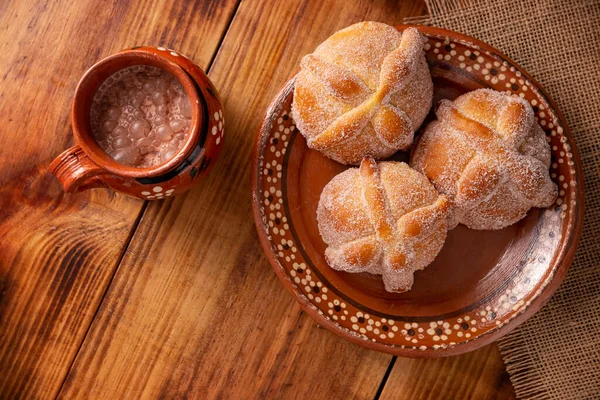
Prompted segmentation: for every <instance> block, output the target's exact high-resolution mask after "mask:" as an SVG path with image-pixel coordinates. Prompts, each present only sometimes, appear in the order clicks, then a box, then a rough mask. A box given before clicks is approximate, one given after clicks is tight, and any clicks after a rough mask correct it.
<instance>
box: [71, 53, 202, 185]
mask: <svg viewBox="0 0 600 400" xmlns="http://www.w3.org/2000/svg"><path fill="white" fill-rule="evenodd" d="M122 63H124V65H123V64H122ZM115 65H116V66H117V67H116V68H114V67H115ZM119 65H123V66H121V67H119ZM134 65H150V66H154V67H158V68H161V69H163V70H165V71H167V72H169V73H170V74H172V75H173V76H174V77H175V78H176V79H177V81H178V82H179V83H181V85H182V86H183V88H184V90H185V92H186V93H187V95H188V96H189V99H190V103H191V104H192V122H191V125H190V128H189V132H190V134H189V135H188V137H187V139H186V142H185V144H184V145H183V146H182V147H181V148H180V149H179V150H178V151H177V153H176V154H175V155H174V156H173V158H171V159H170V160H169V161H167V162H165V163H162V164H158V165H156V166H152V167H147V168H138V167H132V166H129V165H125V164H121V163H118V162H117V161H115V160H114V159H113V158H112V157H110V156H109V155H108V153H106V151H104V149H103V148H102V147H101V146H100V145H99V144H98V142H97V141H96V139H95V138H94V134H93V132H92V130H91V126H90V117H89V111H90V110H89V108H87V107H83V109H82V105H83V104H84V102H85V101H89V102H90V104H91V102H92V101H93V98H94V96H95V95H96V93H97V90H98V88H99V87H100V86H101V85H102V83H103V82H104V81H105V80H106V79H107V78H108V77H109V76H111V75H112V74H114V73H115V72H116V71H119V70H121V69H125V68H128V67H130V66H134ZM111 68H114V70H112V71H111V72H110V73H109V74H108V75H106V76H104V77H102V78H99V76H101V75H102V74H105V72H106V69H109V70H110V69H111ZM98 82H99V83H98ZM94 85H97V87H96V89H95V90H88V89H89V87H90V86H94ZM200 96H201V93H200V91H199V90H198V88H197V84H196V83H195V82H194V81H193V78H192V77H191V75H189V73H188V72H187V71H185V69H184V68H183V66H180V65H179V64H177V63H175V62H174V61H171V60H170V59H168V58H167V57H164V56H161V55H159V54H157V53H154V52H152V51H149V50H147V49H144V48H141V49H137V48H136V49H127V50H123V51H121V52H119V53H116V54H113V55H110V56H108V57H105V58H103V59H102V60H100V61H98V62H96V63H95V64H94V65H92V66H91V67H90V68H89V69H88V70H87V71H86V72H85V74H84V75H83V76H82V77H81V79H80V80H79V83H78V84H77V88H76V89H75V95H74V97H73V101H72V105H71V123H72V127H73V136H74V137H75V141H76V143H77V144H78V145H79V146H80V147H81V148H82V149H83V151H84V152H85V153H86V154H87V155H88V156H89V157H90V159H91V160H92V161H93V162H94V163H96V164H97V165H98V166H99V167H101V168H102V169H104V170H106V171H107V172H110V173H112V174H114V175H120V176H124V177H129V178H145V177H154V176H159V175H162V174H164V173H166V172H168V171H170V170H172V169H174V168H175V167H177V166H178V165H179V164H181V163H182V162H183V161H184V160H185V159H186V158H187V157H188V156H189V155H190V154H191V153H192V151H193V150H194V148H195V147H196V146H197V143H198V141H199V138H200V136H201V135H200V134H201V132H200V127H201V126H202V123H203V121H202V119H203V115H202V107H203V105H202V101H201V98H200Z"/></svg>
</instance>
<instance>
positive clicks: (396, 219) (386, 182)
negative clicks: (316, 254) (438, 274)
mask: <svg viewBox="0 0 600 400" xmlns="http://www.w3.org/2000/svg"><path fill="white" fill-rule="evenodd" d="M448 209H449V201H448V199H447V198H446V196H443V195H439V193H438V192H437V191H436V190H435V188H434V187H433V185H432V184H431V183H430V182H429V181H428V180H427V178H426V177H425V176H423V175H422V174H420V173H419V172H417V171H415V170H414V169H412V168H410V167H409V166H408V165H407V164H405V163H398V162H380V163H377V162H375V160H374V159H373V158H371V157H366V158H365V159H364V160H363V161H362V163H361V165H360V168H350V169H348V170H346V171H344V172H342V173H341V174H339V175H337V176H335V177H334V178H333V179H332V180H331V182H329V183H328V184H327V186H325V188H324V189H323V192H322V193H321V198H320V200H319V206H318V208H317V219H318V224H319V231H320V233H321V237H322V238H323V241H324V242H325V243H326V244H327V245H328V247H327V249H326V250H325V257H326V259H327V262H328V264H329V265H330V266H331V268H333V269H336V270H340V271H347V272H370V273H372V274H381V275H382V278H383V282H384V284H385V288H386V290H387V291H389V292H404V291H407V290H409V289H410V288H411V286H412V284H413V273H414V271H416V270H420V269H423V268H425V267H426V266H427V265H429V264H430V263H431V262H432V261H433V260H434V259H435V257H436V256H437V254H438V253H439V251H440V250H441V248H442V246H443V244H444V241H445V240H446V231H447V229H446V227H447V218H448Z"/></svg>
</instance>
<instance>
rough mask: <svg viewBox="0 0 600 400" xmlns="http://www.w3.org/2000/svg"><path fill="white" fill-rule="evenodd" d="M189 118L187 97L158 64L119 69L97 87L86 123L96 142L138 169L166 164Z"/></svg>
mask: <svg viewBox="0 0 600 400" xmlns="http://www.w3.org/2000/svg"><path fill="white" fill-rule="evenodd" d="M191 120H192V105H191V103H190V99H189V97H188V95H187V93H186V92H185V90H184V89H183V87H182V86H181V84H180V83H179V82H178V81H177V79H176V78H175V77H174V76H173V75H171V74H170V73H168V72H167V71H164V70H162V69H160V68H156V67H152V66H148V65H136V66H132V67H128V68H125V69H122V70H120V71H117V72H116V73H114V74H113V75H111V76H110V77H109V78H108V79H106V81H104V82H103V84H102V85H101V86H100V88H99V89H98V91H97V93H96V94H95V96H94V99H93V101H92V106H91V110H90V123H91V128H92V133H93V134H94V137H95V138H96V140H97V142H98V144H100V146H101V147H102V148H103V149H104V151H106V153H107V154H108V155H110V156H111V157H112V158H113V159H114V160H115V161H117V162H119V163H121V164H125V165H130V166H133V167H139V168H148V167H153V166H156V165H160V164H164V163H165V162H167V161H169V160H170V159H172V158H173V157H174V156H175V155H176V154H177V153H178V152H179V151H180V149H181V148H182V147H183V145H184V143H185V142H186V139H187V137H188V135H189V129H190V125H191Z"/></svg>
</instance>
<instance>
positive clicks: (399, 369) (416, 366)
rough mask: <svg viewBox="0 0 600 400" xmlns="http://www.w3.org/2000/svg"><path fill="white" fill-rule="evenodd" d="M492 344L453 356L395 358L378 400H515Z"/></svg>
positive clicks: (506, 375) (498, 353)
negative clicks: (423, 358) (427, 358)
mask: <svg viewBox="0 0 600 400" xmlns="http://www.w3.org/2000/svg"><path fill="white" fill-rule="evenodd" d="M515 398H516V397H515V393H514V390H513V388H512V386H511V384H510V381H509V379H508V373H507V372H506V371H505V370H504V363H503V362H502V359H501V358H500V352H499V351H498V348H497V346H496V345H495V344H492V345H488V346H485V347H482V348H481V349H479V350H476V351H474V352H471V353H468V354H463V355H460V356H456V357H448V358H440V359H434V360H419V359H409V358H400V357H399V358H398V359H396V362H395V364H394V368H393V369H392V372H391V374H390V376H389V378H388V380H387V382H386V384H385V387H384V389H383V392H382V394H381V397H380V399H382V400H385V399H395V400H438V399H477V400H496V399H498V400H499V399H503V400H505V399H515Z"/></svg>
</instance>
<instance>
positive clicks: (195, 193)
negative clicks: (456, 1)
mask: <svg viewBox="0 0 600 400" xmlns="http://www.w3.org/2000/svg"><path fill="white" fill-rule="evenodd" d="M347 5H348V3H347V2H341V1H340V2H333V1H312V2H303V1H289V2H275V1H267V0H264V1H243V2H242V3H241V5H240V7H239V9H238V11H237V13H236V15H235V17H234V20H233V22H232V24H231V27H230V29H229V31H228V33H227V36H226V37H225V40H224V42H223V45H222V47H221V48H220V50H219V53H218V56H217V59H216V61H215V63H214V65H213V67H212V69H211V71H210V74H209V75H210V77H211V79H212V80H213V82H214V83H215V84H216V86H217V87H218V88H219V90H220V92H221V95H222V98H223V99H224V101H225V111H226V112H225V120H226V131H227V133H226V137H225V142H226V144H225V149H224V153H223V155H222V156H221V159H220V160H219V161H218V162H217V165H216V166H215V170H214V171H213V172H212V174H211V175H210V176H209V177H208V179H206V180H205V181H203V182H201V184H200V185H199V186H198V187H197V188H195V189H193V190H192V191H191V192H189V193H188V194H187V195H184V196H181V197H178V198H175V199H172V200H168V201H164V202H156V203H151V204H150V205H149V207H148V209H147V211H146V213H145V215H144V217H143V219H142V221H141V223H140V226H139V228H138V230H137V231H136V234H135V235H134V237H133V240H132V243H131V246H130V248H129V249H128V252H127V254H126V255H125V258H124V260H123V262H122V264H121V266H120V267H119V269H118V271H117V274H116V276H115V278H114V281H113V283H112V285H111V287H110V289H109V291H108V293H107V295H106V297H105V299H104V301H103V303H102V305H101V307H100V310H99V312H98V315H97V318H96V319H95V320H94V322H93V324H92V326H91V329H90V332H89V334H88V336H87V337H86V340H85V341H84V344H83V346H82V348H81V351H80V353H79V354H78V356H77V358H76V360H75V363H74V365H73V368H72V369H71V371H70V373H69V375H68V377H67V379H66V381H65V385H64V387H63V391H62V392H61V394H60V397H64V398H76V397H81V396H83V395H86V396H91V397H111V396H120V397H126V398H137V397H149V398H154V397H164V398H240V397H243V398H265V397H274V398H303V397H308V396H309V395H310V396H314V397H317V398H346V397H351V398H373V397H374V396H375V394H376V392H377V389H378V387H379V385H380V382H381V380H382V378H383V376H384V374H385V371H386V370H387V367H388V365H389V361H390V360H391V357H390V356H388V355H384V354H381V353H376V352H372V351H369V350H366V349H364V348H361V347H358V346H355V345H352V344H350V343H347V342H345V341H343V340H341V339H339V338H338V337H336V336H334V335H333V334H331V333H329V332H327V331H325V330H324V329H320V328H319V327H317V326H316V324H315V323H314V322H313V321H312V320H311V319H310V318H309V317H308V316H307V315H305V314H304V313H302V312H300V310H299V306H298V305H297V304H296V303H295V301H294V300H293V299H292V297H291V296H290V295H289V294H288V293H287V292H286V291H285V289H284V288H283V286H282V285H281V284H280V283H279V281H278V280H277V278H276V276H275V274H274V273H273V271H272V270H271V267H270V266H269V265H268V262H267V261H266V259H265V257H264V255H263V251H262V248H261V247H260V245H259V243H258V240H257V235H256V232H255V228H254V224H253V219H252V215H251V208H250V198H249V193H250V190H249V165H250V155H251V151H252V143H253V140H254V135H255V133H256V130H257V128H258V125H259V124H260V122H261V116H262V114H263V113H264V111H265V108H266V106H267V104H268V103H269V101H270V100H271V98H272V96H273V95H274V94H275V93H276V91H277V90H278V89H279V87H280V86H281V85H282V84H283V83H284V82H285V81H286V79H287V78H288V77H289V76H290V75H291V74H292V73H293V72H294V71H295V70H296V69H297V65H298V62H299V60H300V58H301V57H302V55H303V54H305V53H307V52H309V51H311V50H312V49H313V48H314V47H315V46H316V45H317V44H318V43H320V42H321V41H322V40H324V39H325V38H327V37H328V36H329V35H331V34H332V33H333V32H335V31H336V30H338V29H341V28H343V27H345V26H347V25H349V24H351V23H354V22H358V21H361V20H365V19H375V20H380V21H384V22H388V23H397V22H399V21H401V20H402V17H403V16H406V15H414V14H420V13H422V12H423V5H422V4H417V5H413V4H409V3H403V4H402V5H398V4H396V3H395V2H389V3H383V2H378V1H375V2H367V1H364V2H355V3H352V7H347ZM333 15H335V18H332V16H333Z"/></svg>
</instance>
